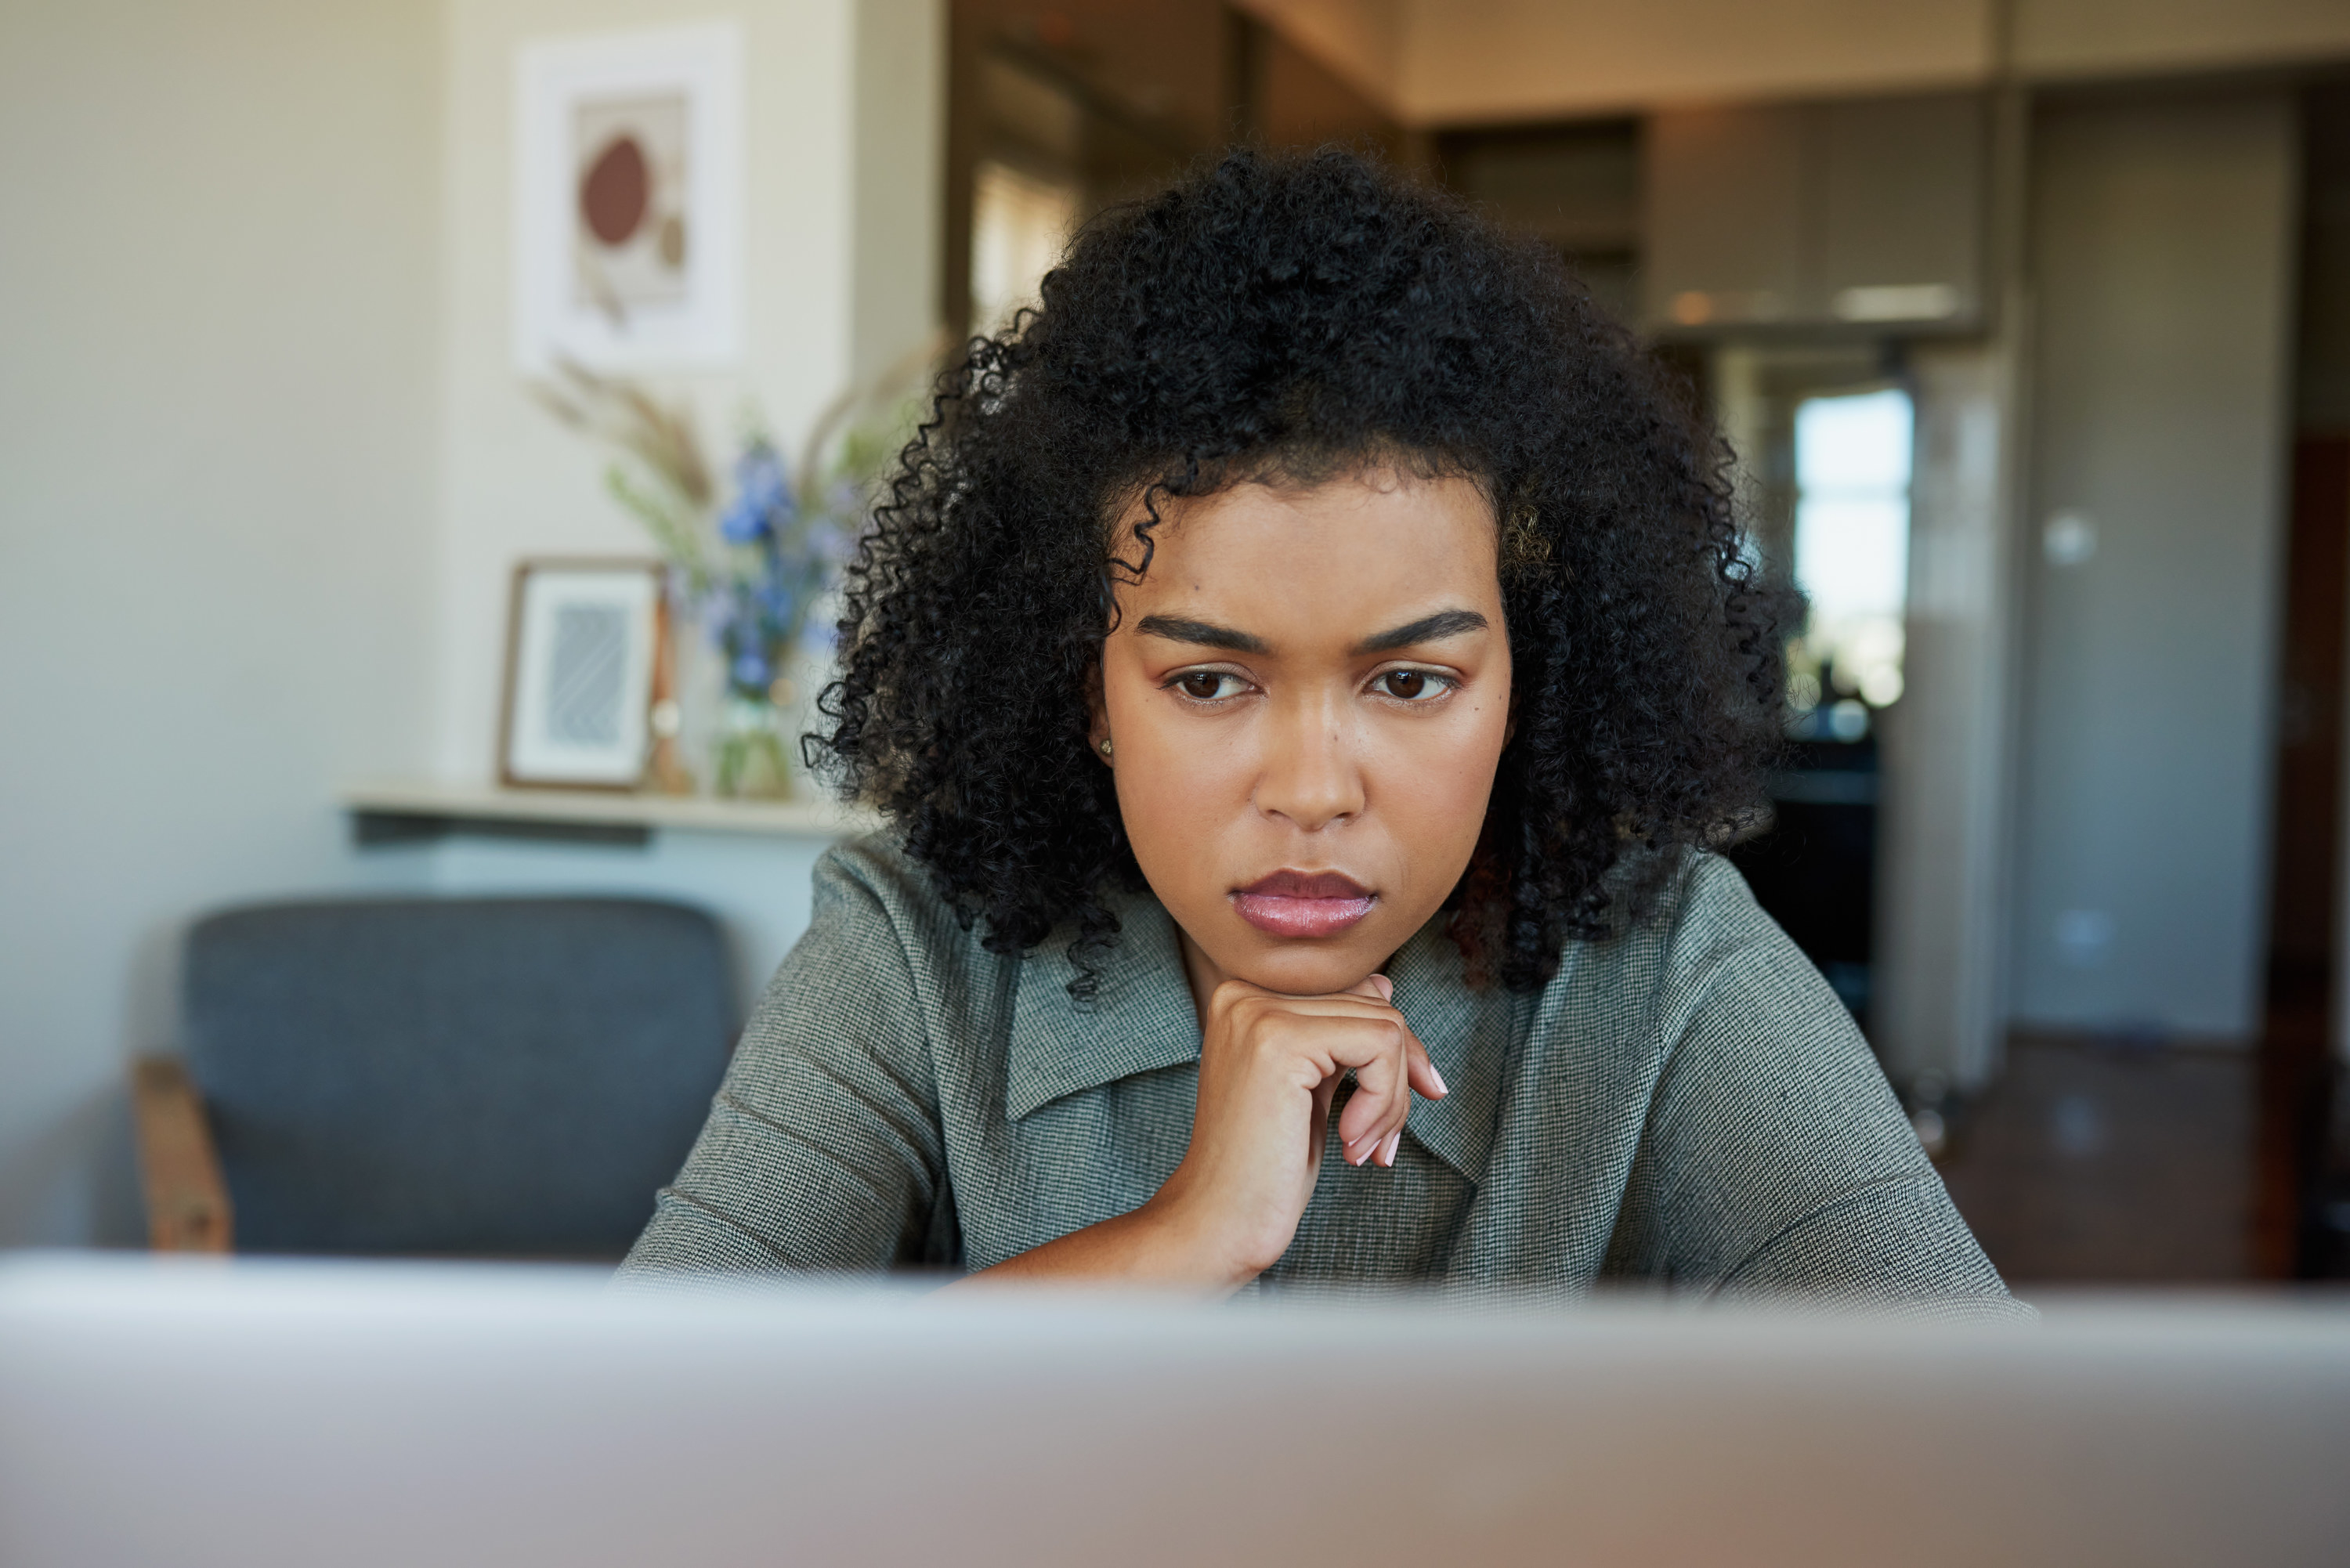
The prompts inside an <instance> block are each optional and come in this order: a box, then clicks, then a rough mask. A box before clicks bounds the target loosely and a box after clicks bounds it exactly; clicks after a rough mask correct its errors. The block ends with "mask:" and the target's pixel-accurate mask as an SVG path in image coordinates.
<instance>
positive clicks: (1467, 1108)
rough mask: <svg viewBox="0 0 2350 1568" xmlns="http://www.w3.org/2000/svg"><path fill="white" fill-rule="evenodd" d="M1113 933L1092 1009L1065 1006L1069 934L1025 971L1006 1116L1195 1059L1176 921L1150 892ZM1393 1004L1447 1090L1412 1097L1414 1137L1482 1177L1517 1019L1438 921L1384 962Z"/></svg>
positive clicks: (1122, 910)
mask: <svg viewBox="0 0 2350 1568" xmlns="http://www.w3.org/2000/svg"><path fill="white" fill-rule="evenodd" d="M1117 912H1118V926H1119V931H1118V943H1117V945H1116V946H1115V947H1114V948H1112V949H1111V950H1110V951H1109V952H1108V954H1107V956H1106V957H1105V959H1104V961H1103V967H1102V971H1101V979H1100V985H1099V989H1098V990H1097V992H1096V993H1095V998H1094V1002H1093V1005H1092V1006H1091V1007H1089V1008H1087V1009H1086V1010H1084V1011H1082V1012H1081V1011H1079V1009H1078V1007H1077V1005H1076V1003H1075V1002H1072V1001H1071V1000H1070V997H1069V992H1068V984H1069V981H1071V980H1073V979H1075V978H1076V967H1075V966H1074V965H1073V964H1071V963H1070V961H1069V957H1068V944H1067V940H1066V934H1061V933H1056V935H1055V938H1054V939H1053V940H1050V941H1048V942H1047V944H1046V945H1045V947H1044V948H1043V949H1042V950H1039V951H1037V952H1036V953H1035V954H1033V955H1032V956H1030V957H1029V958H1028V959H1026V960H1025V961H1023V962H1022V964H1021V965H1020V971H1019V978H1018V983H1017V987H1016V989H1015V991H1014V999H1013V1012H1012V1031H1011V1038H1010V1041H1009V1042H1008V1050H1007V1056H1008V1060H1007V1062H1006V1064H1005V1073H1004V1093H1003V1097H1004V1106H1003V1110H1004V1115H1005V1116H1006V1117H1007V1118H1009V1119H1010V1120H1012V1121H1015V1122H1016V1121H1020V1120H1022V1119H1023V1118H1024V1117H1026V1116H1028V1115H1030V1114H1031V1113H1032V1112H1034V1111H1035V1110H1037V1109H1038V1108H1039V1107H1041V1106H1046V1105H1049V1104H1051V1103H1052V1102H1053V1101H1055V1100H1057V1099H1061V1098H1064V1097H1066V1096H1070V1095H1076V1094H1082V1093H1084V1092H1085V1091H1086V1090H1088V1089H1097V1088H1100V1087H1102V1086H1103V1085H1107V1084H1114V1083H1116V1082H1118V1080H1119V1079H1121V1078H1129V1077H1133V1076H1135V1075H1138V1074H1141V1073H1149V1072H1156V1071H1158V1070H1159V1069H1160V1068H1164V1067H1172V1066H1178V1065H1180V1064H1183V1063H1185V1062H1196V1061H1198V1060H1199V1059H1200V1026H1199V1017H1198V1013H1197V1011H1196V1010H1195V1009H1194V1008H1193V1006H1192V1004H1191V987H1190V986H1189V984H1187V983H1186V982H1185V981H1184V978H1183V955H1182V950H1181V947H1180V943H1179V942H1178V940H1177V938H1176V932H1175V923H1174V921H1173V920H1172V919H1170V918H1169V917H1168V914H1167V911H1166V909H1165V907H1164V906H1162V905H1161V904H1160V903H1159V900H1158V899H1156V898H1151V897H1149V895H1148V894H1145V895H1141V896H1139V897H1135V898H1126V899H1123V900H1121V901H1120V902H1119V903H1118V906H1117ZM1388 977H1389V978H1390V979H1391V980H1393V981H1395V987H1396V1005H1397V1006H1398V1007H1399V1008H1400V1009H1401V1010H1402V1012H1403V1015H1404V1017H1405V1018H1406V1019H1408V1020H1409V1021H1410V1023H1411V1026H1412V1028H1413V1029H1414V1030H1415V1031H1416V1032H1417V1033H1419V1037H1420V1040H1421V1042H1422V1043H1423V1044H1426V1045H1427V1046H1428V1054H1429V1056H1430V1059H1431V1060H1432V1061H1434V1062H1435V1064H1436V1070H1437V1071H1438V1072H1440V1073H1441V1074H1443V1075H1444V1083H1445V1086H1446V1088H1447V1089H1449V1090H1450V1091H1451V1092H1450V1093H1449V1094H1447V1095H1446V1096H1445V1097H1444V1098H1442V1099H1440V1100H1423V1099H1419V1098H1418V1097H1417V1096H1415V1097H1414V1099H1413V1101H1412V1106H1411V1113H1410V1116H1409V1120H1408V1122H1407V1123H1406V1126H1407V1128H1408V1130H1409V1132H1410V1134H1411V1136H1412V1137H1414V1138H1416V1139H1417V1140H1418V1141H1419V1143H1420V1144H1421V1146H1422V1147H1425V1148H1427V1149H1428V1151H1429V1152H1430V1153H1431V1154H1433V1155H1435V1156H1436V1157H1437V1158H1440V1159H1441V1160H1443V1161H1444V1162H1445V1163H1446V1164H1447V1165H1450V1166H1451V1167H1452V1168H1453V1169H1455V1170H1457V1171H1459V1172H1460V1173H1461V1175H1462V1176H1463V1177H1465V1178H1467V1179H1469V1180H1470V1181H1471V1182H1482V1180H1483V1179H1484V1176H1485V1165H1486V1161H1487V1158H1488V1157H1489V1156H1490V1155H1491V1153H1492V1144H1493V1121H1494V1114H1495V1111H1496V1108H1497V1107H1498V1105H1499V1102H1500V1091H1501V1075H1502V1074H1503V1068H1504V1062H1505V1060H1506V1057H1507V1054H1508V1050H1509V1032H1510V1024H1511V1012H1510V1006H1509V1002H1508V1000H1507V999H1506V998H1504V997H1503V996H1501V995H1500V994H1498V993H1485V994H1480V993H1478V992H1471V990H1470V989H1469V988H1468V986H1467V984H1466V983H1465V982H1464V981H1463V980H1462V979H1461V955H1460V952H1459V950H1457V949H1456V948H1455V947H1454V946H1453V944H1452V941H1451V938H1449V937H1448V936H1447V935H1446V934H1445V932H1444V921H1443V919H1442V917H1439V918H1437V919H1433V920H1431V921H1430V922H1429V923H1428V925H1426V926H1425V927H1423V928H1421V929H1420V930H1419V932H1418V933H1417V934H1416V935H1414V936H1413V937H1412V939H1411V940H1409V941H1408V942H1406V943H1405V944H1404V946H1403V948H1402V950H1400V951H1399V952H1398V953H1397V954H1396V956H1395V959H1394V961H1393V962H1391V963H1390V964H1389V965H1388Z"/></svg>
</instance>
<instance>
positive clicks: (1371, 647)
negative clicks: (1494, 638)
mask: <svg viewBox="0 0 2350 1568" xmlns="http://www.w3.org/2000/svg"><path fill="white" fill-rule="evenodd" d="M1488 624H1489V623H1488V622H1487V621H1486V619H1485V618H1484V617H1483V616H1482V615H1479V614H1478V613H1477V612H1476V611H1475V610H1465V609H1449V610H1438V611H1437V612H1436V613H1435V614H1434V615H1424V616H1422V617H1420V618H1419V619H1418V620H1416V621H1412V622H1410V623H1409V624H1408V625H1404V626H1399V627H1397V628H1395V629H1394V630H1393V631H1383V632H1380V633H1379V634H1378V636H1376V637H1367V638H1365V639H1363V640H1362V641H1361V642H1359V643H1357V645H1356V647H1355V651H1356V652H1357V653H1385V652H1387V651H1388V650H1389V649H1397V648H1409V647H1410V646H1411V645H1412V644H1413V643H1415V642H1438V641H1440V640H1442V639H1445V638H1448V637H1459V636H1460V635H1461V633H1462V632H1466V631H1482V630H1484V629H1485V628H1486V626H1487V625H1488Z"/></svg>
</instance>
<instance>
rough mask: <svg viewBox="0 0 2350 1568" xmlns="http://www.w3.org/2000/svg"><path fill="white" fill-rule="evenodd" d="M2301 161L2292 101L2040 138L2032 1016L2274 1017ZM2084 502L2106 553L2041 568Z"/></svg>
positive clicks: (2027, 706) (2031, 624)
mask: <svg viewBox="0 0 2350 1568" xmlns="http://www.w3.org/2000/svg"><path fill="white" fill-rule="evenodd" d="M2297 154H2298V136H2297V128H2296V124H2295V117H2294V113H2293V99H2292V98H2291V97H2290V96H2289V95H2287V94H2285V93H2282V92H2274V93H2257V94H2244V95H2241V96H2226V97H2210V98H2203V99H2197V98H2191V97H2190V98H2182V97H2167V98H2164V99H2155V100H2150V101H2145V102H2135V101H2129V100H2124V99H2108V98H2106V97H2104V96H2102V95H2100V96H2099V97H2097V98H2095V99H2091V100H2089V101H2085V102H2083V103H2081V104H2078V105H2075V106H2074V107H2071V108H2067V109H2061V110H2056V111H2052V112H2048V113H2045V114H2043V117H2042V118H2041V120H2040V123H2039V125H2038V127H2037V130H2036V131H2035V135H2034V142H2033V164H2034V172H2033V185H2034V189H2033V210H2032V241H2031V258H2032V260H2031V269H2032V287H2033V292H2034V295H2035V296H2036V308H2035V311H2034V319H2035V336H2036V339H2037V347H2036V351H2035V354H2034V356H2033V358H2034V361H2035V363H2034V366H2033V390H2032V393H2031V407H2032V410H2033V416H2032V426H2033V432H2032V440H2031V451H2032V464H2031V465H2032V471H2033V478H2032V487H2031V490H2032V502H2031V508H2030V511H2029V513H2028V518H2029V521H2030V523H2031V524H2032V534H2031V537H2032V538H2033V540H2034V541H2035V547H2034V551H2033V556H2034V558H2033V561H2032V562H2031V565H2030V567H2029V571H2028V580H2029V582H2030V586H2031V587H2030V593H2029V596H2028V599H2027V611H2026V614H2027V636H2026V640H2025V653H2024V660H2023V667H2022V670H2023V680H2022V712H2023V755H2022V790H2021V793H2020V795H2019V797H2018V798H2019V801H2020V803H2021V805H2020V809H2021V813H2022V823H2021V828H2022V832H2021V846H2020V847H2021V855H2020V858H2019V877H2018V883H2019V886H2018V893H2019V897H2018V899H2017V906H2016V912H2015V919H2014V925H2013V936H2014V940H2015V943H2016V952H2015V977H2016V983H2015V992H2014V1013H2015V1016H2016V1018H2017V1019H2018V1021H2019V1022H2021V1023H2025V1024H2027V1025H2035V1024H2036V1025H2047V1026H2054V1027H2060V1028H2079V1027H2106V1026H2114V1025H2124V1026H2127V1025H2132V1024H2144V1025H2148V1026H2152V1027H2155V1028H2158V1029H2164V1030H2170V1031H2176V1032H2179V1033H2186V1034H2190V1035H2207V1036H2217V1037H2220V1038H2225V1039H2230V1040H2237V1041H2241V1040H2245V1039H2248V1038H2249V1037H2250V1036H2251V1033H2253V1031H2254V1030H2255V1029H2256V1028H2257V1026H2258V1023H2259V1005H2260V980H2261V971H2260V956H2261V945H2262V936H2263V930H2262V928H2263V925H2264V924H2265V922H2264V919H2263V911H2264V909H2265V892H2266V882H2267V876H2266V870H2267V856H2266V846H2267V828H2268V816H2269V786H2270V758H2271V754H2272V753H2271V742H2272V701H2273V695H2272V694H2273V690H2274V682H2273V675H2272V670H2273V665H2274V660H2275V657H2276V652H2275V647H2276V643H2275V639H2276V630H2277V604H2276V576H2277V572H2278V569H2279V555H2280V549H2281V541H2282V512H2283V501H2284V496H2283V460H2284V453H2285V441H2286V439H2287V432H2288V431H2289V429H2290V421H2289V419H2288V417H2287V416H2288V407H2289V405H2288V402H2287V389H2288V386H2289V377H2290V361H2289V355H2290V345H2291V341H2292V338H2291V332H2290V319H2291V317H2290V311H2291V283H2292V260H2293V216H2294V209H2295V205H2296V190H2295V185H2296V180H2295V174H2296V168H2297V163H2298V157H2297ZM2060 511H2072V512H2077V513H2079V514H2082V515H2084V516H2085V517H2086V518H2087V519H2088V520H2089V522H2090V523H2091V524H2093V525H2094V527H2095V539H2096V548H2095V553H2094V554H2093V555H2091V556H2089V557H2088V558H2087V559H2086V560H2084V561H2080V562H2078V563H2077V564H2072V565H2057V564H2052V563H2050V562H2049V561H2048V560H2046V559H2045V557H2044V556H2042V555H2041V554H2040V553H2039V551H2038V550H2037V548H2036V541H2037V540H2038V538H2039V536H2040V535H2039V530H2040V528H2041V527H2042V526H2043V525H2044V524H2045V523H2046V521H2047V519H2049V518H2050V517H2051V516H2052V515H2054V514H2056V513H2058V512H2060ZM2068 930H2069V931H2071V932H2072V933H2073V934H2074V940H2071V941H2067V940H2064V933H2065V932H2067V931H2068ZM2093 936H2094V937H2101V938H2102V940H2087V939H2088V938H2090V937H2093Z"/></svg>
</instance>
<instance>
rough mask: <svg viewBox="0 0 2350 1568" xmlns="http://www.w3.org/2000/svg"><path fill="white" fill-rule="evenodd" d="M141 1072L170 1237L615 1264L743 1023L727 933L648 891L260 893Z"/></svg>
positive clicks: (156, 1236) (194, 953) (151, 1213)
mask: <svg viewBox="0 0 2350 1568" xmlns="http://www.w3.org/2000/svg"><path fill="white" fill-rule="evenodd" d="M183 998H184V1006H183V1027H184V1030H185V1035H184V1039H183V1043H182V1044H183V1048H184V1052H185V1054H184V1057H183V1058H150V1059H147V1060H144V1061H141V1062H140V1063H138V1064H136V1066H135V1068H134V1074H133V1086H134V1099H135V1102H136V1105H137V1107H138V1122H139V1135H140V1136H139V1142H140V1163H141V1166H142V1177H143V1180H144V1185H145V1188H146V1193H147V1201H148V1220H149V1231H150V1237H151V1242H152V1244H153V1245H154V1246H155V1247H156V1248H158V1249H159V1250H170V1251H229V1250H230V1248H231V1244H232V1237H233V1238H234V1245H235V1247H236V1248H237V1249H238V1250H241V1251H269V1252H334V1253H397V1254H411V1255H414V1254H427V1255H447V1256H463V1255H487V1256H507V1257H577V1258H596V1257H607V1258H617V1257H618V1256H619V1254H620V1253H622V1252H623V1251H626V1250H627V1248H628V1245H629V1242H630V1241H632V1240H633V1239H634V1238H635V1236H636V1234H637V1232H638V1231H639V1230H641V1229H642V1228H643V1226H644V1223H645V1221H646V1220H648V1219H649V1218H650V1216H651V1213H652V1204H653V1191H654V1189H656V1188H657V1187H659V1186H660V1184H662V1183H663V1182H666V1181H668V1180H669V1179H671V1177H672V1176H674V1175H675V1174H676V1172H677V1168H678V1166H679V1164H680V1163H681V1161H682V1160H683V1158H684V1157H685V1152H686V1149H687V1147H688V1146H689V1145H690V1144H691V1142H692V1141H693V1137H694V1134H695V1132H696V1131H697V1130H698V1129H699V1128H700V1127H701V1125H702V1117H703V1116H704V1114H705V1113H706V1111H707V1109H708V1106H709V1102H710V1097H711V1096H712V1093H713V1092H714V1091H715V1090H716V1088H717V1086H718V1081H719V1078H720V1076H721V1075H722V1074H723V1071H724V1068H725V1064H726V1058H727V1054H728V1052H729V1050H730V1048H731V1046H732V1043H733V1033H734V1022H735V1021H734V1016H733V1001H732V989H731V986H730V983H729V976H728V966H727V962H726V958H725V952H724V948H723V941H722V940H721V937H720V934H719V931H718V928H717V925H716V923H715V922H714V921H712V919H711V918H710V917H709V916H708V915H706V914H704V913H702V912H701V911H700V910H697V909H687V908H684V907H682V906H680V905H675V904H665V903H657V902H651V901H648V900H640V899H626V898H402V899H363V900H351V901H338V902H324V903H288V904H270V905H260V906H255V907H251V908H246V909H232V910H228V911H225V912H223V913H220V914H215V915H213V916H211V917H210V918H208V919H204V920H203V921H201V922H199V923H198V924H197V925H196V926H195V928H194V929H192V931H191V932H190V933H189V936H188V940H187V947H186V968H185V980H184V990H183Z"/></svg>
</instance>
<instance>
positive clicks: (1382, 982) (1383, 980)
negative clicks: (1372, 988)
mask: <svg viewBox="0 0 2350 1568" xmlns="http://www.w3.org/2000/svg"><path fill="white" fill-rule="evenodd" d="M1371 978H1372V979H1373V980H1375V981H1378V982H1379V992H1380V994H1381V995H1383V996H1385V997H1386V998H1387V999H1388V1001H1389V1002H1393V1001H1394V1000H1395V981H1391V980H1389V979H1388V977H1387V976H1385V975H1383V974H1375V975H1373V976H1371Z"/></svg>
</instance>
